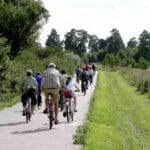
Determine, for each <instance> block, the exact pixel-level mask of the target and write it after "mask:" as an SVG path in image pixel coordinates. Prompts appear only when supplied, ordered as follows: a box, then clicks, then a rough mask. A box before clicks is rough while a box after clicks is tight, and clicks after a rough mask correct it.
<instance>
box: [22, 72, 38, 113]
mask: <svg viewBox="0 0 150 150" xmlns="http://www.w3.org/2000/svg"><path fill="white" fill-rule="evenodd" d="M26 75H27V77H25V78H24V79H23V81H22V83H21V91H22V96H21V100H22V104H23V115H25V107H26V103H27V99H28V98H31V111H32V113H34V110H35V105H36V94H35V93H36V92H37V93H38V91H37V89H38V83H37V81H36V79H35V78H34V77H33V76H32V70H27V72H26Z"/></svg>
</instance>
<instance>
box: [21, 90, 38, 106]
mask: <svg viewBox="0 0 150 150" xmlns="http://www.w3.org/2000/svg"><path fill="white" fill-rule="evenodd" d="M28 98H31V105H36V95H35V89H29V91H28V92H26V93H24V94H23V95H22V96H21V101H22V104H23V106H26V103H27V99H28Z"/></svg>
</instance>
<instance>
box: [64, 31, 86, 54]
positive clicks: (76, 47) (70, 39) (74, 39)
mask: <svg viewBox="0 0 150 150" xmlns="http://www.w3.org/2000/svg"><path fill="white" fill-rule="evenodd" d="M87 42H88V34H87V32H86V31H85V30H75V29H72V30H71V31H70V32H68V33H66V35H65V40H64V44H65V49H66V50H69V51H73V52H74V53H75V54H77V55H79V56H81V55H83V54H84V53H86V49H87V47H86V44H87Z"/></svg>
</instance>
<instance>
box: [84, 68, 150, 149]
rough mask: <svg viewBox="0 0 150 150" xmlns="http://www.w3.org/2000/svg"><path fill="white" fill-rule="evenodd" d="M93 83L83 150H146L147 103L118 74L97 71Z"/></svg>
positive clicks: (149, 137) (147, 142) (148, 121)
mask: <svg viewBox="0 0 150 150" xmlns="http://www.w3.org/2000/svg"><path fill="white" fill-rule="evenodd" d="M97 83H98V86H97V88H96V92H95V100H94V103H93V106H92V109H91V111H90V114H89V116H90V120H88V121H89V125H88V130H87V133H86V136H85V138H86V139H85V145H84V148H85V149H87V150H100V149H102V150H122V149H131V150H137V149H144V150H148V149H149V148H150V145H149V142H150V140H149V139H150V135H149V134H147V133H149V131H150V126H149V123H150V120H149V115H150V110H149V100H148V99H147V98H146V97H145V96H144V95H138V94H137V93H136V92H135V88H134V87H132V86H129V84H128V83H127V82H126V80H124V79H123V78H122V76H120V74H119V73H118V72H109V71H105V72H104V71H102V70H101V72H100V76H99V80H98V82H97ZM141 147H142V148H141Z"/></svg>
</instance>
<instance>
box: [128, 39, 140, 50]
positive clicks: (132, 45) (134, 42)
mask: <svg viewBox="0 0 150 150" xmlns="http://www.w3.org/2000/svg"><path fill="white" fill-rule="evenodd" d="M137 46H138V42H137V40H136V38H135V37H132V38H131V39H130V40H129V41H128V43H127V48H135V47H137Z"/></svg>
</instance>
